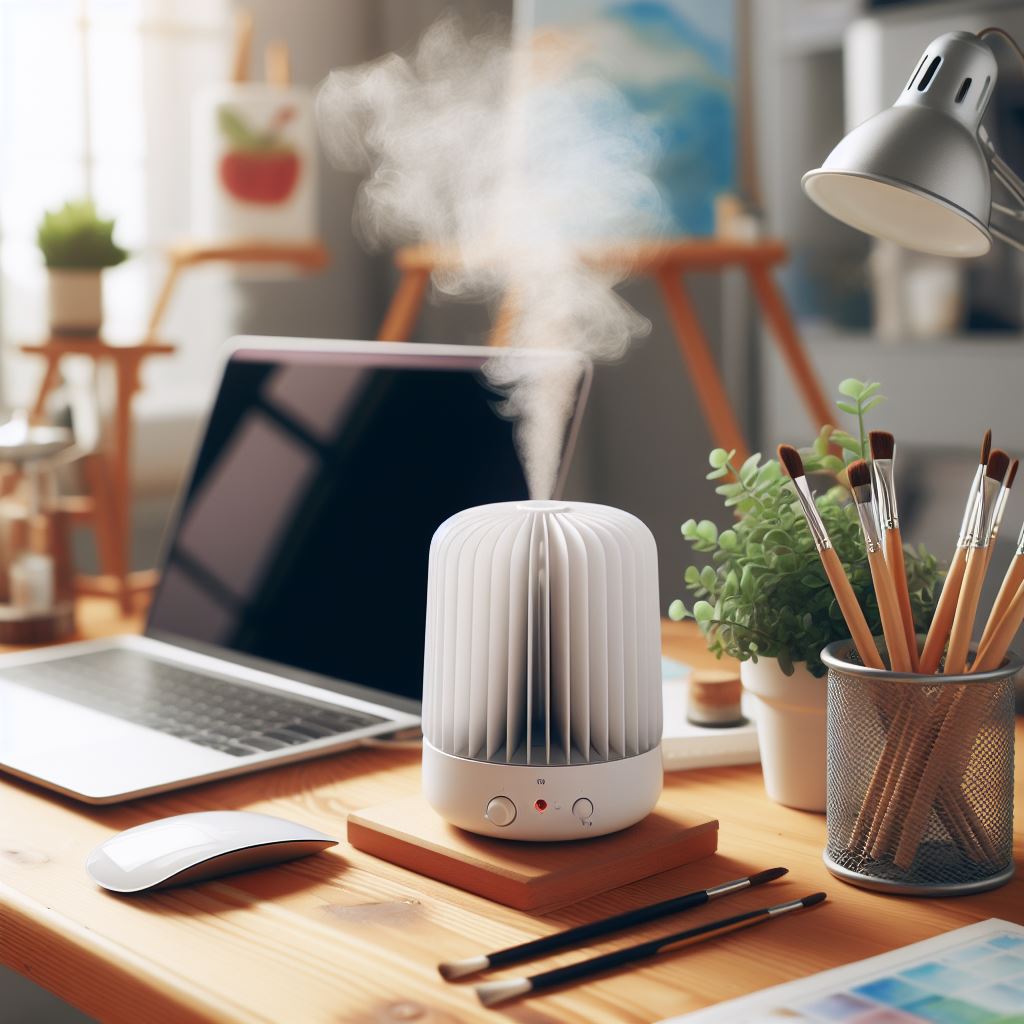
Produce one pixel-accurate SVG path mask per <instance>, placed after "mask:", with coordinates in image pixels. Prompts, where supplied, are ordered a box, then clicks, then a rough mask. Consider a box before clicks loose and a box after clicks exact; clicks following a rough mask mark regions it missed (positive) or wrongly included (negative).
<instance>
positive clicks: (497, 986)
mask: <svg viewBox="0 0 1024 1024" xmlns="http://www.w3.org/2000/svg"><path fill="white" fill-rule="evenodd" d="M532 987H533V986H532V985H531V984H530V981H529V979H528V978H508V979H507V980H505V981H488V982H485V983H484V984H483V985H477V986H476V989H475V990H474V991H475V992H476V997H477V999H479V1000H480V1002H481V1003H483V1004H484V1006H494V1005H495V1004H496V1003H503V1002H505V1000H506V999H515V998H516V996H525V995H526V994H527V993H528V992H529V991H530V989H531V988H532Z"/></svg>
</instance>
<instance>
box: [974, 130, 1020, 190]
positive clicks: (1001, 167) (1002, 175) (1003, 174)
mask: <svg viewBox="0 0 1024 1024" xmlns="http://www.w3.org/2000/svg"><path fill="white" fill-rule="evenodd" d="M978 139H979V141H980V142H981V145H982V148H983V149H984V150H985V155H986V156H987V158H988V165H989V167H990V168H991V170H992V177H993V178H995V179H996V181H998V182H999V184H1000V185H1002V186H1003V188H1005V189H1006V191H1007V192H1009V193H1010V195H1012V196H1013V198H1014V199H1016V200H1017V202H1018V203H1020V204H1021V205H1022V206H1024V181H1022V180H1021V178H1020V176H1019V175H1018V174H1017V172H1016V171H1015V170H1014V169H1013V168H1012V167H1011V166H1010V165H1009V164H1008V163H1007V162H1006V161H1005V160H1004V159H1003V158H1002V157H1001V156H1000V155H999V154H998V153H997V152H996V147H995V146H994V145H993V144H992V140H991V139H990V138H989V134H988V132H987V131H985V128H984V127H981V128H979V129H978Z"/></svg>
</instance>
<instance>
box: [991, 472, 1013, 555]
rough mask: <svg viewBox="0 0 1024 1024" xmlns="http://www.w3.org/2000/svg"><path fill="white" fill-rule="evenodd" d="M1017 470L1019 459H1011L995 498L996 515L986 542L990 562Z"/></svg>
mask: <svg viewBox="0 0 1024 1024" xmlns="http://www.w3.org/2000/svg"><path fill="white" fill-rule="evenodd" d="M1018 469H1020V459H1012V460H1011V462H1010V469H1009V471H1008V472H1007V474H1006V479H1005V480H1004V481H1003V486H1002V487H1000V488H999V497H998V498H996V513H995V515H994V516H993V517H992V533H991V535H990V536H989V542H988V557H989V561H991V560H992V552H993V551H994V550H995V543H996V537H998V536H999V529H1000V527H1001V526H1002V525H1003V517H1004V516H1005V515H1006V503H1007V502H1008V501H1009V500H1010V488H1011V487H1012V486H1013V481H1014V480H1016V479H1017V470H1018Z"/></svg>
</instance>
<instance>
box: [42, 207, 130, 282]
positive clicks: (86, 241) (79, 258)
mask: <svg viewBox="0 0 1024 1024" xmlns="http://www.w3.org/2000/svg"><path fill="white" fill-rule="evenodd" d="M113 236H114V222H113V220H103V219H102V218H100V217H99V216H98V214H97V213H96V207H95V205H94V204H93V202H92V200H90V199H82V200H78V201H77V202H69V203H65V204H64V205H63V206H62V207H61V208H60V209H59V210H48V211H47V212H46V213H44V214H43V220H42V223H41V224H40V225H39V230H38V233H37V235H36V241H37V242H38V244H39V248H40V249H41V250H42V252H43V259H44V260H45V261H46V265H47V266H48V267H50V268H53V269H58V270H100V269H102V268H103V267H115V266H117V264H118V263H121V262H123V261H124V260H126V259H127V258H128V253H127V252H125V250H124V249H122V248H121V247H120V246H119V245H118V244H117V243H116V242H115V241H114V237H113Z"/></svg>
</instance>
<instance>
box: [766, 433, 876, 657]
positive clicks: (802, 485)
mask: <svg viewBox="0 0 1024 1024" xmlns="http://www.w3.org/2000/svg"><path fill="white" fill-rule="evenodd" d="M779 461H780V462H781V463H782V465H783V466H784V467H785V469H786V472H787V473H788V474H789V477H790V479H791V480H792V481H793V487H794V488H795V490H796V496H797V500H798V501H799V502H800V508H801V510H802V511H803V514H804V518H805V519H806V520H807V527H808V529H809V530H810V531H811V536H812V537H813V538H814V546H815V547H816V548H817V549H818V555H819V557H820V558H821V564H822V565H823V566H824V568H825V575H826V576H827V577H828V581H829V583H830V584H832V592H833V593H834V594H835V596H836V603H837V604H838V605H839V610H840V611H841V612H842V613H843V618H844V619H845V620H846V628H847V629H848V630H849V631H850V637H851V639H852V640H853V644H854V646H855V647H856V648H857V654H858V655H860V660H861V662H862V663H863V664H864V665H866V666H867V667H868V668H881V669H884V668H885V665H884V664H883V662H882V659H881V657H880V656H879V654H878V649H877V648H876V647H875V641H874V638H873V637H872V636H871V629H870V628H869V627H868V623H867V619H865V618H864V612H863V611H862V610H861V607H860V604H859V603H858V601H857V595H856V594H855V593H854V592H853V587H851V586H850V581H849V580H848V579H847V578H846V573H845V572H844V571H843V564H842V562H840V561H839V556H838V555H837V554H836V552H835V548H833V547H832V541H831V539H830V538H829V535H828V530H826V529H825V523H824V521H823V520H822V518H821V513H820V512H819V511H818V506H817V505H815V504H814V495H813V494H811V487H810V484H809V483H808V482H807V475H806V473H804V460H803V459H802V458H801V457H800V453H799V452H798V451H797V450H796V449H795V448H794V447H793V446H792V445H789V444H780V445H779Z"/></svg>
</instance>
